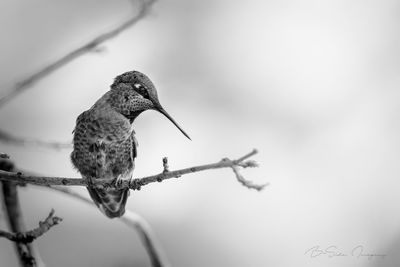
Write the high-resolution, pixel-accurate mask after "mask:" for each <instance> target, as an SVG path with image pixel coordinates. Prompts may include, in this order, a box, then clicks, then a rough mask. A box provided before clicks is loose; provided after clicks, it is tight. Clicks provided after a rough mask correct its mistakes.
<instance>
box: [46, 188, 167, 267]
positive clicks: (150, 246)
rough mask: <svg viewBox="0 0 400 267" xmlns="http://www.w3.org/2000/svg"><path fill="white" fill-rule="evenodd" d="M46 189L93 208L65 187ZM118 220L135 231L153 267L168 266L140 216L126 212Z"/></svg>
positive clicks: (154, 236)
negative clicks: (75, 199) (70, 197)
mask: <svg viewBox="0 0 400 267" xmlns="http://www.w3.org/2000/svg"><path fill="white" fill-rule="evenodd" d="M48 188H50V189H53V190H56V191H58V192H60V193H63V194H66V195H69V196H72V197H74V198H77V199H79V200H81V201H83V202H85V203H87V204H89V205H91V206H93V207H95V205H94V203H93V201H92V200H91V199H89V198H87V197H85V196H83V195H81V194H78V193H76V192H74V191H72V190H70V189H69V188H67V187H60V186H49V187H48ZM118 219H119V220H120V221H121V222H123V223H124V224H125V225H127V226H128V227H130V228H133V229H134V230H135V231H137V232H138V234H139V237H140V240H141V241H142V243H143V246H144V247H145V249H146V251H147V253H148V255H149V257H150V260H151V263H152V266H153V267H167V266H170V264H169V263H168V260H167V258H166V256H165V253H164V251H163V249H162V247H161V245H160V244H159V241H158V239H157V237H156V235H155V234H154V233H153V230H152V229H151V226H150V224H149V223H148V222H147V221H146V220H145V219H144V218H143V217H142V216H140V215H138V214H137V213H134V212H131V211H129V210H126V211H125V214H124V216H123V217H120V218H118Z"/></svg>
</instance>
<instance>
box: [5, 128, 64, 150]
mask: <svg viewBox="0 0 400 267" xmlns="http://www.w3.org/2000/svg"><path fill="white" fill-rule="evenodd" d="M0 142H2V143H8V144H12V145H21V146H26V145H33V146H40V147H45V148H51V149H65V148H72V144H71V143H67V142H65V143H60V142H48V141H42V140H34V139H25V138H21V137H17V136H13V135H11V134H9V133H6V132H4V131H3V130H1V129H0Z"/></svg>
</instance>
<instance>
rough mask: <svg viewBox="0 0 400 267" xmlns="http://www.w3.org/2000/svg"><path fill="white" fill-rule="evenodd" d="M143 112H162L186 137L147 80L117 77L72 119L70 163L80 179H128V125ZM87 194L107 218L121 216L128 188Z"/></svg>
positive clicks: (132, 145)
mask: <svg viewBox="0 0 400 267" xmlns="http://www.w3.org/2000/svg"><path fill="white" fill-rule="evenodd" d="M147 109H154V110H157V111H159V112H161V113H163V114H164V115H165V116H167V118H168V119H170V120H171V121H172V122H173V123H174V124H175V125H176V126H177V127H178V128H179V129H180V130H181V131H182V133H184V134H185V135H186V133H185V132H184V131H183V130H182V129H181V128H180V127H179V126H178V125H177V124H176V123H175V121H173V119H172V118H171V117H170V116H169V115H168V113H166V112H165V110H164V109H163V108H162V107H161V105H160V103H159V101H158V97H157V92H156V90H155V87H154V85H153V83H152V82H151V81H150V79H149V78H148V77H147V76H145V75H144V74H142V73H140V72H137V71H131V72H126V73H124V74H122V75H119V76H117V77H116V78H115V80H114V83H113V84H112V85H111V90H110V91H108V92H106V93H105V94H104V95H103V96H102V97H101V98H100V99H99V100H97V102H96V103H95V104H94V105H93V106H92V107H91V108H90V109H89V110H87V111H84V112H83V113H82V114H80V115H79V116H78V118H77V120H76V126H75V129H74V131H73V133H74V137H73V144H74V149H73V152H72V153H71V161H72V164H73V165H74V166H75V167H76V169H77V170H78V171H79V172H80V173H81V174H82V176H83V177H85V178H88V179H96V178H106V179H110V180H113V179H116V178H117V179H130V178H131V176H132V172H133V170H134V166H135V165H134V159H135V158H136V156H137V150H136V149H137V142H136V139H135V135H134V134H135V132H134V131H133V128H132V122H133V121H134V119H135V118H136V117H137V116H138V115H139V114H140V113H141V112H143V111H145V110H147ZM186 136H187V135H186ZM187 137H188V136H187ZM88 191H89V194H90V196H91V197H92V199H93V201H94V202H95V203H96V205H97V206H98V207H99V208H100V210H101V211H102V212H103V213H104V214H105V215H107V216H108V217H110V218H114V217H120V216H122V215H123V214H124V212H125V204H126V201H127V197H128V194H129V190H128V189H114V188H112V189H111V188H108V189H104V188H97V187H88Z"/></svg>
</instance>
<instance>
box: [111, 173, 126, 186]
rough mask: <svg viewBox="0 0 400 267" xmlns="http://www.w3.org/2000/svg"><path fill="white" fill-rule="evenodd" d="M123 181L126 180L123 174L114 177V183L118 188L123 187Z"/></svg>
mask: <svg viewBox="0 0 400 267" xmlns="http://www.w3.org/2000/svg"><path fill="white" fill-rule="evenodd" d="M123 182H124V180H123V179H122V178H121V176H118V177H117V178H115V179H114V183H113V184H114V186H115V187H116V188H121V187H122V186H123V184H124V183H123Z"/></svg>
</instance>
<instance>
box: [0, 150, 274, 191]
mask: <svg viewBox="0 0 400 267" xmlns="http://www.w3.org/2000/svg"><path fill="white" fill-rule="evenodd" d="M256 153H257V150H255V149H254V150H253V151H252V152H250V153H249V154H247V155H245V156H243V157H241V158H239V159H237V160H229V159H226V158H225V159H223V160H221V161H219V162H216V163H211V164H206V165H200V166H195V167H190V168H186V169H181V170H176V171H168V172H164V171H163V172H161V173H159V174H157V175H152V176H147V177H143V178H136V179H131V180H123V181H121V182H120V183H119V185H118V188H130V189H132V190H140V189H141V187H142V186H145V185H147V184H150V183H154V182H161V181H163V180H166V179H170V178H178V177H181V176H182V175H184V174H189V173H194V172H199V171H205V170H210V169H221V168H233V167H235V168H236V171H235V174H236V172H238V169H237V168H238V167H241V166H247V167H249V166H250V165H252V166H256V165H255V163H254V161H244V160H246V159H247V158H249V157H251V156H253V155H255V154H256ZM164 170H165V169H164ZM236 176H237V174H236ZM237 179H238V180H239V181H240V182H241V183H242V184H243V185H244V186H246V187H248V188H253V189H257V190H261V189H263V188H264V187H265V186H267V185H268V184H263V185H255V184H253V183H251V182H249V181H246V180H244V178H243V177H241V178H240V179H239V177H237ZM0 180H3V181H12V182H17V183H22V184H25V183H28V184H35V185H43V186H49V185H68V186H88V185H89V183H90V185H92V186H100V187H101V186H103V187H117V186H116V184H115V182H114V181H113V180H109V179H92V181H91V182H89V183H88V181H87V180H86V179H80V178H67V177H44V176H29V175H23V174H22V173H20V172H17V173H15V172H6V171H1V170H0ZM243 181H244V182H243Z"/></svg>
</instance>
